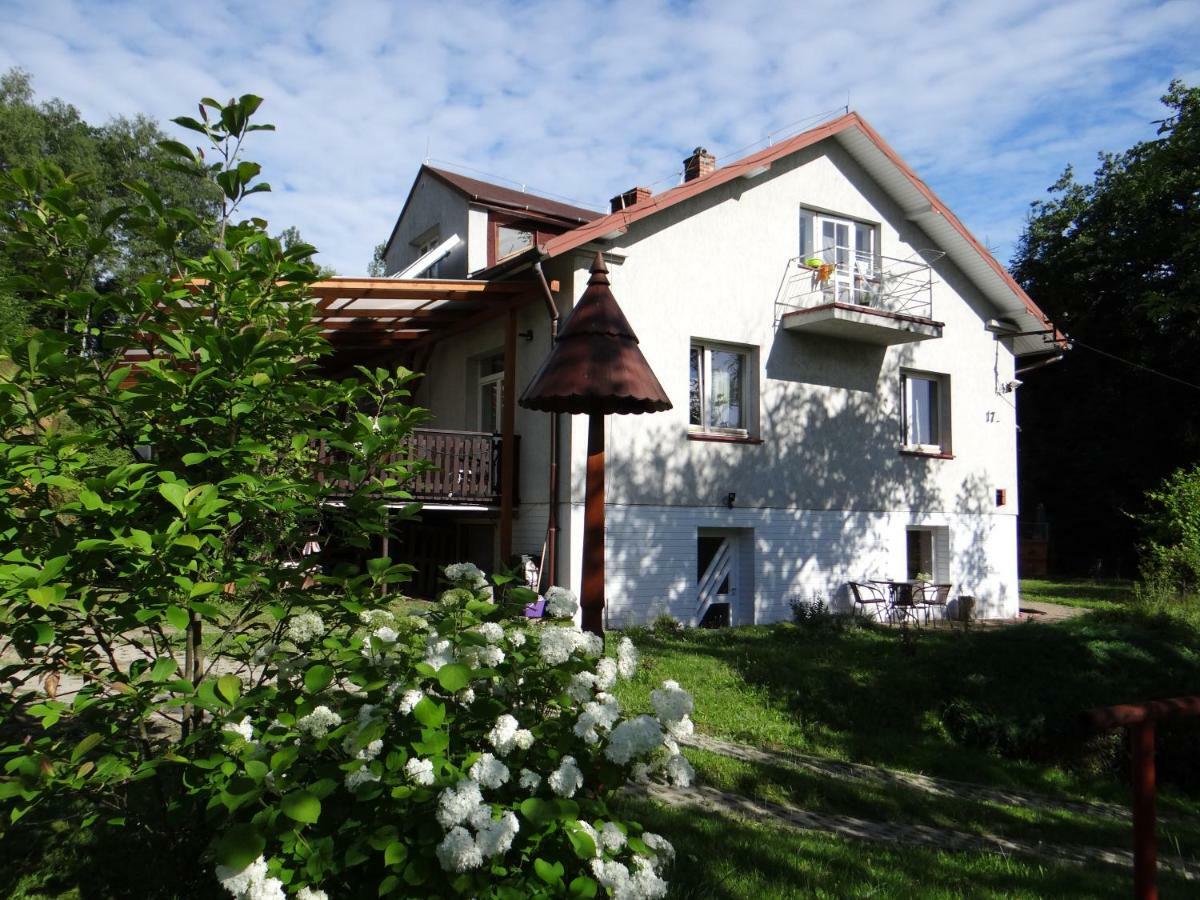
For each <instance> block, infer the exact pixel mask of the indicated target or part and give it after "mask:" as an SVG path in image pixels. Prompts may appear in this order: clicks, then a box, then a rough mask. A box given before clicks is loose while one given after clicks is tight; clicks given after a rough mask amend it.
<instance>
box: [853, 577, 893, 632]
mask: <svg viewBox="0 0 1200 900" xmlns="http://www.w3.org/2000/svg"><path fill="white" fill-rule="evenodd" d="M850 594H851V596H852V597H853V598H854V605H855V606H856V607H857V608H858V614H859V615H860V616H863V617H866V614H867V612H866V611H867V607H872V608H873V611H874V616H875V621H876V622H878V621H880V618H879V610H880V608H882V609H884V610H887V609H888V599H887V597H886V596H885V595H884V593H883V591H881V590H880V589H879V588H878V587H876V586H875V585H873V584H865V583H863V582H861V581H851V582H850Z"/></svg>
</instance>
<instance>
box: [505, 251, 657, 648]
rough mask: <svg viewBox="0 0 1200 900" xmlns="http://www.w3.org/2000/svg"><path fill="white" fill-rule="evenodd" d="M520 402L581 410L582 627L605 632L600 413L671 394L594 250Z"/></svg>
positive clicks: (652, 406) (636, 407) (637, 407)
mask: <svg viewBox="0 0 1200 900" xmlns="http://www.w3.org/2000/svg"><path fill="white" fill-rule="evenodd" d="M520 403H521V405H522V406H524V407H525V408H526V409H537V410H542V411H543V412H558V413H568V414H573V415H582V414H587V416H588V451H587V452H588V458H587V494H586V499H585V502H584V526H583V590H582V595H581V597H580V604H581V606H582V607H583V627H584V629H585V630H587V631H590V632H592V633H593V634H598V635H603V634H604V624H603V623H604V619H603V610H604V417H605V416H606V415H608V414H610V413H617V414H619V415H629V414H637V413H652V412H662V411H663V410H666V409H670V408H671V401H670V400H668V399H667V395H666V392H665V391H664V390H663V389H662V385H661V384H659V383H658V379H657V378H656V377H654V373H653V372H652V371H651V370H650V365H649V364H648V363H647V362H646V357H644V356H643V355H642V351H641V350H639V349H638V339H637V335H635V334H634V333H633V329H632V328H631V327H630V326H629V321H628V320H627V319H626V318H625V314H624V313H623V312H621V307H620V306H618V305H617V300H616V298H615V297H613V294H612V291H611V290H610V288H609V281H608V268H607V267H606V266H605V265H604V257H603V256H602V255H601V254H600V253H597V254H596V259H595V260H594V261H593V263H592V274H591V277H590V278H589V279H588V285H587V289H586V290H585V291H584V292H583V297H581V298H580V300H579V303H578V304H576V306H575V309H574V310H572V312H571V314H570V315H569V316H568V317H567V320H566V321H565V322H564V323H563V327H562V331H561V332H559V335H558V340H557V342H555V344H554V346H553V347H552V348H551V349H550V355H549V356H547V357H546V359H545V361H544V362H543V363H542V366H541V368H540V369H538V371H537V374H536V375H534V376H533V381H531V382H530V384H529V387H527V388H526V389H525V392H524V393H523V394H522V395H521V400H520Z"/></svg>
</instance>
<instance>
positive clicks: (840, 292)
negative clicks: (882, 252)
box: [775, 248, 942, 319]
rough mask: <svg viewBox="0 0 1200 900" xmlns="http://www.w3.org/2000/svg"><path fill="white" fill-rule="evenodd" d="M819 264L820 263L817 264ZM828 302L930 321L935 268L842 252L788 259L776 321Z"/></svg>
mask: <svg viewBox="0 0 1200 900" xmlns="http://www.w3.org/2000/svg"><path fill="white" fill-rule="evenodd" d="M936 255H937V256H939V257H940V256H942V254H941V253H937V254H936ZM924 256H925V257H928V256H929V254H928V253H925V254H924ZM817 260H821V261H822V262H821V263H820V264H816V263H817ZM930 261H932V260H930ZM828 303H845V304H852V305H854V306H864V307H867V308H869V309H875V310H879V311H882V312H886V313H892V314H893V315H901V316H914V317H916V318H922V319H929V318H932V317H933V270H932V268H931V267H930V266H929V264H928V262H927V261H926V259H925V258H917V259H895V258H893V257H890V256H875V255H874V254H871V253H854V252H850V251H848V250H846V249H845V248H830V249H829V250H826V251H823V252H819V253H817V254H815V255H813V256H809V257H796V258H795V259H790V260H788V264H787V269H786V271H785V272H784V276H783V281H782V282H781V284H780V287H779V293H778V295H777V297H776V300H775V305H776V307H777V309H776V317H777V318H778V317H780V316H782V315H784V314H786V313H787V312H788V311H789V310H796V309H810V308H812V307H814V306H823V305H825V304H828Z"/></svg>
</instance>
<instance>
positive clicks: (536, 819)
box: [519, 797, 555, 825]
mask: <svg viewBox="0 0 1200 900" xmlns="http://www.w3.org/2000/svg"><path fill="white" fill-rule="evenodd" d="M519 808H520V810H521V815H523V816H524V817H525V818H527V819H528V820H529V821H530V822H532V823H533V824H534V825H545V824H546V823H547V822H552V821H553V820H554V817H555V807H554V804H553V803H548V802H546V801H545V800H542V799H541V798H540V797H530V798H529V799H528V800H524V801H522V802H521V806H520V807H519Z"/></svg>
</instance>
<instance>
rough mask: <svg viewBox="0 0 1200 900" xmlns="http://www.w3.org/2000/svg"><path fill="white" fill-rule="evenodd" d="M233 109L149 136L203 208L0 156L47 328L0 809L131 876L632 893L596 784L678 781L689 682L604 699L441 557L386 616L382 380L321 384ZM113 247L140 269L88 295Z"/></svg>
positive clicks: (304, 889) (2, 419)
mask: <svg viewBox="0 0 1200 900" xmlns="http://www.w3.org/2000/svg"><path fill="white" fill-rule="evenodd" d="M259 103H260V101H259V98H257V97H254V96H249V95H247V96H243V97H241V98H239V99H238V100H234V101H230V102H229V103H227V104H221V103H218V102H216V101H214V100H210V99H206V100H204V101H202V104H201V107H200V118H199V119H195V118H189V117H183V118H180V119H177V120H175V121H176V122H177V123H178V124H180V125H181V126H183V127H184V128H187V129H190V130H191V131H193V132H195V133H198V134H200V135H202V136H203V139H204V141H205V143H206V144H208V147H207V148H206V152H205V154H204V155H203V156H201V155H200V154H199V153H197V152H196V151H193V150H192V149H191V148H189V147H188V146H187V145H185V144H183V143H182V142H179V141H174V140H164V141H162V142H161V144H160V146H161V148H162V150H163V151H164V152H165V153H168V154H170V155H171V157H172V158H173V160H174V163H173V170H174V171H177V172H180V173H182V174H186V175H188V177H193V178H200V179H204V180H207V181H209V182H211V183H212V184H214V185H216V186H217V188H218V189H219V191H220V205H219V208H218V210H217V212H216V214H215V215H212V216H206V217H198V216H195V215H194V214H193V213H192V212H191V211H190V210H188V209H186V208H183V207H178V206H171V205H169V204H167V203H166V202H164V199H163V197H162V196H161V195H160V194H159V193H158V192H157V191H156V190H155V189H154V188H153V187H152V186H151V185H150V184H149V183H147V182H144V181H142V182H132V183H131V184H130V190H131V191H132V192H133V194H134V195H136V197H137V200H136V202H134V203H132V204H131V205H129V206H128V207H118V208H116V209H115V210H113V211H112V212H111V213H110V214H107V215H103V216H100V215H97V214H96V213H95V210H94V209H92V208H91V206H90V205H89V204H88V203H87V202H85V201H84V200H83V199H82V191H81V189H80V186H79V184H78V183H77V182H76V181H74V180H73V179H72V178H71V177H70V176H68V175H65V174H64V173H63V172H62V171H61V169H60V168H59V167H57V166H55V165H53V164H52V163H48V162H42V163H40V164H38V165H36V166H33V167H29V168H25V167H18V168H14V169H13V170H11V171H9V172H7V173H0V227H3V228H4V229H5V232H6V234H7V235H8V239H9V241H10V243H11V244H12V258H13V259H14V260H17V261H18V263H19V265H18V267H17V271H16V275H15V276H14V277H15V282H16V287H17V289H18V290H21V291H23V292H26V293H27V295H28V296H31V297H34V298H36V300H37V302H38V303H39V305H40V306H41V307H44V308H46V309H48V310H51V311H53V312H54V313H55V315H54V316H53V317H51V318H52V320H53V321H54V322H58V321H59V320H60V319H61V320H62V321H65V322H66V323H67V329H66V330H65V331H64V330H63V329H62V328H60V327H54V328H43V329H39V330H37V331H36V332H35V333H34V334H33V335H32V336H30V337H29V339H28V340H25V341H22V342H19V343H17V344H16V345H14V347H13V348H12V351H11V360H10V363H11V364H10V366H9V367H8V368H7V370H6V371H4V372H3V374H0V542H2V546H3V554H2V555H0V658H2V659H3V660H4V663H3V665H0V680H3V682H4V683H5V686H6V690H5V691H4V692H2V693H0V822H3V823H16V824H17V825H18V826H19V827H25V828H36V827H37V826H38V824H41V823H39V822H38V821H37V817H38V816H39V815H41V814H42V813H43V811H44V810H45V809H46V807H48V806H49V807H53V806H54V805H55V804H62V803H65V802H74V803H76V804H78V807H77V808H76V814H77V815H78V816H79V818H80V823H79V825H78V827H79V828H81V829H84V830H87V829H99V828H101V827H104V826H106V825H108V826H112V827H121V828H125V829H126V830H127V833H128V834H129V841H128V843H129V848H128V849H127V851H126V852H129V853H134V854H140V855H141V856H143V857H144V858H148V859H149V858H160V859H166V860H169V863H168V868H169V869H170V874H171V877H179V880H178V881H177V882H176V883H174V884H170V885H162V884H156V885H148V884H145V883H139V884H138V885H137V888H136V893H137V895H138V896H146V897H165V896H172V897H174V896H189V897H190V896H202V895H204V894H205V893H206V890H205V888H206V887H209V888H211V887H213V886H214V885H215V882H216V881H220V883H221V884H222V885H223V886H224V887H225V888H226V890H227V891H228V892H229V893H230V894H231V895H233V896H234V897H235V898H237V900H246V898H252V897H283V896H285V895H290V896H295V897H297V898H302V900H318V898H324V897H326V895H327V894H326V891H325V890H324V889H322V887H321V886H322V885H324V886H327V887H328V888H329V889H330V891H329V892H330V893H332V894H334V895H336V896H346V897H362V896H371V897H375V896H381V897H383V896H388V897H395V896H414V895H415V896H442V897H446V896H469V897H492V898H514V900H515V898H522V897H528V896H539V895H546V896H567V895H568V894H569V895H572V896H578V897H594V896H597V894H598V893H599V889H600V887H601V886H603V887H604V888H606V889H607V890H608V891H609V893H610V894H611V895H618V896H630V895H633V894H637V895H639V896H657V897H661V896H663V895H664V894H665V891H666V885H665V883H664V882H663V880H662V878H661V877H660V872H661V870H662V868H663V867H664V866H665V865H666V863H667V861H668V859H669V856H670V853H671V850H670V845H669V844H667V843H666V842H665V841H664V840H663V839H661V838H659V837H657V836H655V835H651V834H645V833H642V831H641V828H640V826H637V825H636V824H633V823H623V822H620V821H616V820H614V817H613V816H612V814H611V813H610V812H609V807H608V801H609V800H610V799H611V797H612V796H613V794H614V793H615V792H616V791H617V790H619V789H620V788H621V786H622V785H624V784H625V783H626V782H627V781H628V780H629V779H630V778H631V777H632V776H633V774H634V772H635V771H643V772H645V773H648V772H649V771H650V767H651V766H652V765H657V766H661V767H664V768H665V771H666V773H667V775H668V776H669V777H671V778H672V779H673V780H674V781H676V783H684V782H686V781H688V780H689V779H690V775H691V770H690V767H689V766H688V763H687V761H686V760H685V759H684V757H683V756H682V755H681V754H680V753H679V748H678V746H677V745H676V743H675V741H674V737H679V736H682V735H684V734H687V733H689V732H690V730H691V720H690V719H689V717H688V716H689V713H690V711H691V709H692V699H691V697H690V696H689V695H688V694H687V693H686V692H685V691H683V690H681V689H680V688H679V686H678V685H675V684H674V683H671V682H668V683H665V684H664V685H663V687H662V688H661V689H660V690H656V691H654V692H653V694H652V695H651V702H652V705H653V706H654V710H655V715H654V716H650V715H641V716H631V717H628V718H622V716H623V711H622V710H621V707H620V705H619V703H618V702H617V701H616V699H615V698H614V697H612V696H611V694H610V691H611V689H612V687H613V685H614V684H615V682H616V681H617V679H618V678H619V677H629V676H630V675H631V674H632V672H633V670H634V667H635V665H636V658H635V651H634V650H633V647H632V644H631V643H630V642H629V641H628V639H626V640H625V641H624V642H622V645H621V646H620V647H619V648H618V653H617V658H616V659H602V658H601V657H602V655H603V652H604V645H603V642H602V641H601V640H600V639H599V638H596V637H594V636H592V635H584V634H583V633H582V632H581V631H579V629H578V628H577V627H574V625H573V624H572V623H571V622H570V621H569V620H570V618H571V616H572V615H573V614H574V613H575V612H576V611H577V608H578V604H577V602H576V600H575V598H574V597H573V595H571V594H570V592H569V591H564V590H562V589H554V590H552V591H549V592H547V596H546V603H545V608H546V610H547V613H548V619H549V621H546V622H544V623H540V624H537V625H534V624H532V623H530V622H529V620H528V619H526V618H525V617H524V616H523V615H522V613H523V610H524V608H525V607H526V605H527V604H528V603H530V602H531V601H534V600H536V599H537V595H536V594H534V593H533V592H532V591H530V590H528V589H527V588H525V587H523V586H518V583H517V581H516V579H514V578H511V577H506V576H503V575H502V576H499V577H493V578H492V579H491V580H490V581H489V580H488V579H487V578H486V577H485V576H484V575H483V574H482V573H481V572H479V571H478V570H477V569H476V568H475V567H474V566H472V565H470V564H469V563H468V564H459V565H456V566H451V567H449V568H448V569H447V570H446V578H447V582H448V590H447V591H446V592H445V594H444V595H443V596H442V598H441V602H440V603H438V604H435V605H433V606H432V607H430V608H428V609H426V610H425V611H424V615H421V616H416V615H406V614H403V613H402V612H401V610H396V609H390V608H389V606H388V603H389V599H390V598H389V597H388V596H387V595H386V594H387V589H388V587H389V586H392V585H396V584H398V583H400V582H403V581H404V580H405V579H406V578H407V575H408V573H409V571H411V567H409V566H406V565H403V564H396V563H395V562H393V560H391V559H390V558H388V557H378V558H368V557H370V547H371V543H372V540H373V539H377V538H378V537H379V536H381V535H383V534H385V533H386V529H387V528H388V527H389V520H390V519H394V518H396V517H398V516H404V515H406V514H407V513H408V512H410V510H408V509H407V508H406V507H405V506H404V503H405V501H406V500H408V499H410V498H409V495H407V494H406V493H405V491H404V484H405V482H406V480H407V479H408V477H409V476H410V475H411V473H412V472H413V471H414V470H415V468H416V467H417V466H418V465H420V464H419V463H416V462H414V461H412V460H411V459H410V458H409V456H410V451H409V448H408V445H407V444H406V440H405V439H406V436H407V434H408V433H409V431H410V430H411V428H412V427H413V425H414V424H415V423H417V422H418V421H420V420H421V418H422V411H420V410H418V409H415V408H413V407H412V406H411V405H410V403H409V396H408V390H407V385H408V384H409V382H410V381H411V380H412V378H413V377H414V376H413V375H412V373H410V372H407V371H405V370H403V369H400V370H397V371H394V372H391V371H387V370H382V369H375V370H368V369H365V368H360V369H358V377H357V378H354V379H345V380H337V381H335V380H330V379H327V378H325V377H323V376H322V374H321V370H320V368H319V362H320V361H321V359H322V358H323V357H325V356H327V355H328V354H329V353H330V352H332V351H331V348H330V346H329V344H328V342H327V341H325V340H324V338H322V337H321V329H320V328H319V327H318V326H316V325H314V324H313V322H312V296H311V293H310V290H309V288H310V286H311V285H312V283H313V282H314V281H316V280H317V279H318V277H319V272H318V270H317V268H316V266H315V265H313V264H312V262H311V257H312V255H313V253H314V250H313V248H312V247H310V246H309V245H307V244H303V243H299V242H298V243H294V244H293V245H292V246H291V247H290V248H286V247H284V246H282V245H281V244H280V242H279V241H278V240H276V239H273V238H272V237H271V236H270V235H269V234H268V232H267V230H266V228H267V223H266V222H264V221H262V220H261V219H249V220H239V219H238V218H237V211H238V209H239V207H240V205H241V203H242V201H243V200H244V198H245V197H247V196H250V195H252V194H254V193H256V192H259V191H264V190H269V186H268V185H266V184H265V183H264V182H262V181H260V180H259V174H260V170H259V166H258V165H257V164H256V163H254V162H251V161H249V160H246V159H244V158H243V156H242V146H243V141H244V139H245V138H246V137H247V136H248V135H250V134H251V133H252V132H254V131H258V130H262V129H263V128H265V127H269V126H262V125H257V124H252V121H251V119H252V115H253V114H254V112H255V110H256V109H257V108H258V105H259ZM160 164H165V163H160ZM117 235H128V236H129V237H130V238H131V239H132V241H131V246H142V242H146V243H147V244H148V245H150V246H152V247H153V251H152V254H153V256H154V258H156V259H158V260H161V261H162V264H161V266H160V267H159V268H157V269H154V270H151V271H149V272H147V273H146V274H145V275H144V276H143V277H141V278H139V279H138V281H137V282H136V283H135V284H132V285H122V284H118V285H116V286H115V287H112V288H111V289H103V290H102V289H101V288H100V287H98V286H97V285H96V283H95V282H94V280H93V278H92V273H93V272H94V271H95V265H96V261H97V260H98V259H101V258H104V257H105V255H106V254H107V253H109V252H111V250H112V243H113V242H114V241H115V240H116V239H117V237H116V236H117ZM189 244H195V245H198V246H200V247H203V248H204V250H203V252H201V253H191V252H188V251H186V250H185V247H186V246H188V245H189ZM100 323H104V324H100ZM63 421H70V422H72V423H74V424H75V425H77V426H78V427H73V428H63V427H60V426H59V423H60V422H63ZM114 448H115V454H114V453H113V452H112V451H113V450H114ZM102 451H103V452H102ZM389 505H390V506H395V507H399V509H396V510H392V511H389ZM314 545H319V546H314ZM347 548H349V549H350V550H351V551H356V552H354V553H352V554H351V555H354V556H356V557H357V561H356V562H355V563H350V562H339V561H338V559H339V557H341V556H344V555H347V554H346V553H345V551H346V549H347ZM555 619H558V620H562V621H554V620H555ZM14 656H15V657H16V659H15V661H14ZM68 680H70V682H71V683H70V684H69V685H68ZM68 687H69V690H68ZM214 867H215V872H213V871H212V870H213V868H214ZM214 874H215V876H216V877H215V879H214V877H213V875H214ZM285 884H286V888H285ZM122 888H123V889H122V890H113V891H107V892H106V891H103V890H101V891H99V893H102V894H104V893H107V894H110V895H121V896H125V895H130V894H131V893H134V890H132V889H131V888H130V886H128V885H124V886H122Z"/></svg>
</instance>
